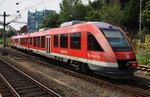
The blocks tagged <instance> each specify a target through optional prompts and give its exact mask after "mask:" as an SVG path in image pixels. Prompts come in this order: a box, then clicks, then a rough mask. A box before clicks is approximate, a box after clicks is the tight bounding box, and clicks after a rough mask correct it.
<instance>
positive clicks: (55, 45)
mask: <svg viewBox="0 0 150 97" xmlns="http://www.w3.org/2000/svg"><path fill="white" fill-rule="evenodd" d="M54 47H58V35H54Z"/></svg>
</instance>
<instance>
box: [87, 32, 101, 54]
mask: <svg viewBox="0 0 150 97" xmlns="http://www.w3.org/2000/svg"><path fill="white" fill-rule="evenodd" d="M87 40H88V50H92V51H103V49H102V47H101V46H100V44H99V43H98V41H97V40H96V38H95V37H94V36H93V35H92V34H91V33H90V32H88V39H87Z"/></svg>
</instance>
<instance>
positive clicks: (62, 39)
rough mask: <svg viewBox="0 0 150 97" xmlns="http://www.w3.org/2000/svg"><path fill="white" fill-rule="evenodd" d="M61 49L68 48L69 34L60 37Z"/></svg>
mask: <svg viewBox="0 0 150 97" xmlns="http://www.w3.org/2000/svg"><path fill="white" fill-rule="evenodd" d="M60 47H62V48H68V34H61V35H60Z"/></svg>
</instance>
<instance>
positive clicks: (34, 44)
mask: <svg viewBox="0 0 150 97" xmlns="http://www.w3.org/2000/svg"><path fill="white" fill-rule="evenodd" d="M33 46H34V47H36V37H34V43H33Z"/></svg>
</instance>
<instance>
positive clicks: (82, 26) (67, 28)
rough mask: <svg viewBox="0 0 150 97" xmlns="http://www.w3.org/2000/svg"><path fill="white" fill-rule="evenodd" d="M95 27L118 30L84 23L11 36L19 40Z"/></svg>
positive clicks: (103, 23) (97, 23) (106, 24)
mask: <svg viewBox="0 0 150 97" xmlns="http://www.w3.org/2000/svg"><path fill="white" fill-rule="evenodd" d="M92 26H93V27H94V26H95V27H97V28H107V29H110V28H111V29H118V28H117V27H116V26H113V25H111V24H109V23H105V22H85V23H79V24H75V25H72V26H65V27H59V28H53V29H49V30H45V31H39V32H34V33H27V34H22V35H17V36H13V37H14V38H20V37H28V36H29V35H31V36H33V37H34V36H41V35H43V36H45V35H48V34H51V33H52V34H53V33H57V34H58V33H60V30H61V33H66V32H68V31H69V32H74V31H77V30H79V28H80V30H81V31H85V30H87V29H91V27H92Z"/></svg>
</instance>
